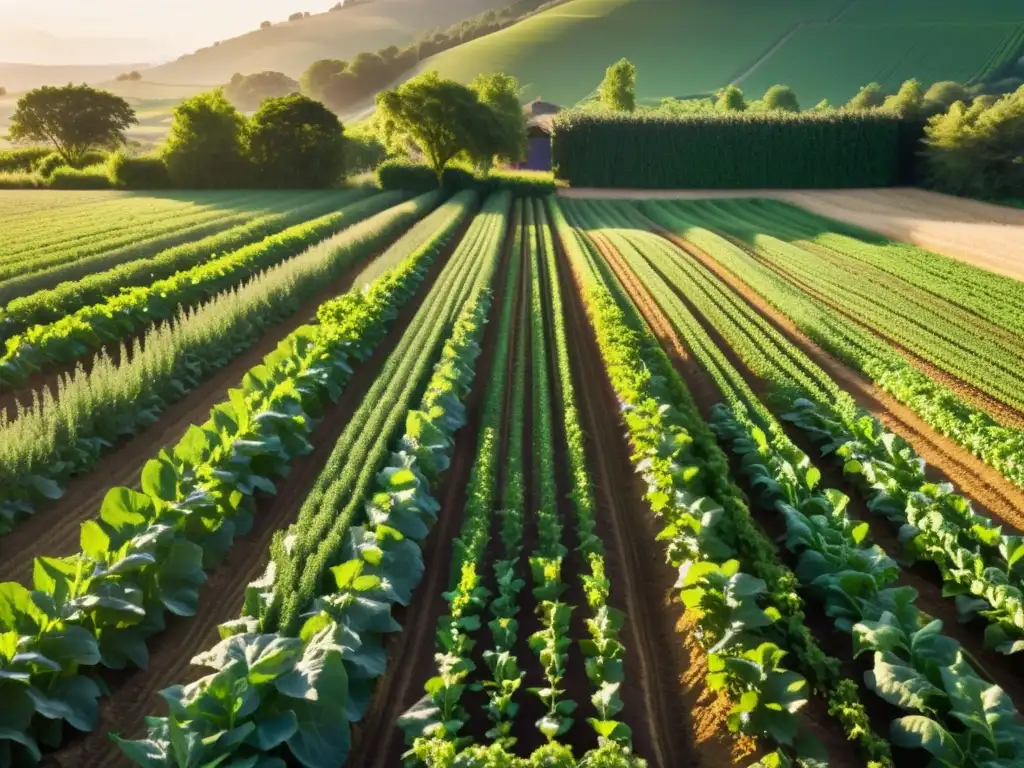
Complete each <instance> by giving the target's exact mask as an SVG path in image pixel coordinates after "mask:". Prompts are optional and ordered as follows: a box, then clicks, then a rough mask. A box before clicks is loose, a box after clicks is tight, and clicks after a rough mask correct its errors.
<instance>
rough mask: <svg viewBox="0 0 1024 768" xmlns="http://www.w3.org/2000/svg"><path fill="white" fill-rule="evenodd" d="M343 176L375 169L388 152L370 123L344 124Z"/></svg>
mask: <svg viewBox="0 0 1024 768" xmlns="http://www.w3.org/2000/svg"><path fill="white" fill-rule="evenodd" d="M344 137H345V149H344V153H343V154H344V157H345V176H346V177H349V176H354V175H356V174H358V173H363V172H365V171H373V170H376V169H377V166H379V165H380V164H381V163H383V162H384V160H385V159H387V156H388V153H387V150H386V149H385V148H384V145H383V144H381V142H380V139H378V138H377V133H376V131H374V130H373V126H372V125H356V126H352V125H348V126H345V134H344Z"/></svg>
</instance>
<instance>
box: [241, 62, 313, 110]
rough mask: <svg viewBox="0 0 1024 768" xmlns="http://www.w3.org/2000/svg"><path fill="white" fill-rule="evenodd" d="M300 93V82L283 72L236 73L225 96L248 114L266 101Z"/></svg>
mask: <svg viewBox="0 0 1024 768" xmlns="http://www.w3.org/2000/svg"><path fill="white" fill-rule="evenodd" d="M298 92H299V84H298V82H297V81H295V80H292V79H291V78H290V77H288V76H287V75H286V74H284V73H283V72H256V73H255V74H252V75H242V74H237V73H236V74H235V75H234V77H232V78H231V82H230V83H228V84H227V86H225V88H224V95H225V96H227V97H228V99H230V100H231V103H233V104H234V105H235V106H237V107H238V108H239V109H242V110H245V111H247V112H248V111H252V110H254V109H256V108H257V107H259V105H260V102H262V101H263V100H264V99H269V98H274V97H276V96H287V95H289V94H292V93H298Z"/></svg>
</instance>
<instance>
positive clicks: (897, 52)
mask: <svg viewBox="0 0 1024 768" xmlns="http://www.w3.org/2000/svg"><path fill="white" fill-rule="evenodd" d="M1022 15H1024V13H1022ZM1022 34H1024V25H1021V24H1013V23H994V24H963V23H956V24H935V23H919V24H879V23H876V24H850V23H838V24H825V25H807V26H804V27H801V28H800V29H799V30H797V31H796V32H795V33H794V34H793V35H792V36H791V37H789V38H788V39H787V40H786V42H785V43H784V44H783V45H782V46H781V47H780V48H778V49H777V50H776V51H774V52H773V53H772V54H770V55H769V56H767V57H766V58H765V60H764V61H763V62H762V63H761V64H760V65H759V66H758V67H757V68H755V69H754V70H753V71H752V72H750V73H749V74H748V75H747V76H746V77H744V78H742V80H741V81H740V86H741V87H742V88H744V89H745V90H746V91H747V92H748V93H751V94H760V93H764V91H765V89H766V88H768V87H770V86H771V85H773V84H775V83H780V82H783V83H786V84H788V85H790V86H792V87H793V88H794V89H795V90H796V92H797V94H799V96H800V99H801V101H802V102H803V104H804V105H806V106H810V105H813V104H815V103H817V102H818V101H819V100H821V99H825V98H827V99H829V100H830V101H832V102H833V103H842V102H845V101H847V100H848V99H849V98H850V96H852V95H853V94H854V93H855V92H856V91H857V89H858V88H860V87H861V86H863V85H865V84H866V83H869V82H877V83H880V84H881V85H882V87H883V88H884V89H885V90H887V91H895V90H896V89H897V88H899V85H900V83H902V82H903V81H904V80H907V79H908V78H911V77H916V78H918V79H919V80H921V81H922V82H924V84H925V87H927V86H928V85H929V84H931V83H933V82H936V81H938V80H955V81H957V82H961V83H966V82H970V81H971V80H973V79H975V78H981V77H982V76H983V75H984V74H985V72H986V70H987V69H988V68H989V66H990V64H991V63H994V62H995V60H996V57H994V56H991V55H992V54H993V53H997V52H999V51H1002V50H1006V51H1009V50H1017V49H1018V48H1019V47H1020V45H1021V43H1022V42H1024V37H1022ZM824 51H827V57H828V58H827V63H823V61H822V56H823V52H824Z"/></svg>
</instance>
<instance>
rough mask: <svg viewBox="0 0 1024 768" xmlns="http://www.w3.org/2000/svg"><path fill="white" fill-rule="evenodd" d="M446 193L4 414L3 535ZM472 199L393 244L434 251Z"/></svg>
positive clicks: (222, 299)
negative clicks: (14, 413)
mask: <svg viewBox="0 0 1024 768" xmlns="http://www.w3.org/2000/svg"><path fill="white" fill-rule="evenodd" d="M439 200H440V194H432V195H424V196H423V197H420V198H417V199H416V200H414V201H411V202H409V203H405V204H402V205H398V206H394V207H392V208H390V209H388V210H386V211H383V212H381V213H378V214H376V215H375V216H371V217H370V218H368V219H366V220H365V221H361V222H358V223H356V224H353V225H352V226H351V227H349V228H348V229H345V230H343V231H342V232H341V233H339V234H337V235H335V236H334V237H332V238H328V239H327V240H325V241H324V242H322V243H320V244H318V245H316V246H314V247H312V248H310V249H308V250H307V251H306V252H304V253H302V254H300V255H299V256H296V257H295V258H293V259H290V260H289V261H287V262H285V263H283V264H279V265H277V266H275V267H271V268H270V269H268V270H267V271H265V272H263V273H261V274H259V275H257V276H256V277H254V278H253V279H252V280H251V281H249V282H248V283H247V284H245V285H244V286H242V287H240V288H237V289H231V290H229V291H227V292H225V293H223V294H221V295H220V296H217V297H215V298H214V299H213V300H211V301H210V302H208V303H206V304H205V305H203V306H201V307H198V308H197V309H195V310H194V311H192V312H185V311H182V312H180V313H179V315H178V318H177V319H176V320H175V321H173V322H169V323H165V324H161V325H159V326H156V327H154V328H152V329H150V330H149V331H148V333H147V334H146V337H145V339H144V340H137V341H136V342H135V344H134V346H133V348H132V352H131V353H130V354H129V352H128V349H127V348H126V347H125V346H124V345H122V348H121V354H120V355H119V357H118V361H117V362H116V363H115V362H113V361H112V360H111V359H110V358H109V357H107V356H106V355H105V354H101V355H99V356H98V357H97V358H96V360H95V362H94V363H93V365H92V367H91V369H90V370H89V372H88V373H86V372H85V371H84V370H83V369H81V368H79V370H77V371H76V373H75V375H74V377H71V376H68V377H66V378H64V379H63V380H62V381H61V382H60V386H59V389H58V392H57V395H56V398H54V397H53V395H52V394H51V392H50V391H49V389H44V390H43V394H42V397H41V398H37V399H36V401H35V402H34V403H33V406H32V408H31V409H29V410H27V411H23V412H21V413H20V414H19V415H18V417H17V419H16V420H14V421H10V422H9V421H7V420H6V417H5V416H3V415H0V533H4V532H7V531H9V530H10V529H11V528H13V527H15V526H16V525H17V524H18V523H19V522H20V521H21V520H22V519H24V518H25V517H26V516H28V515H31V514H33V513H34V512H35V511H36V510H37V509H39V508H40V507H41V506H42V505H43V504H45V503H46V502H47V501H49V500H54V499H57V498H60V497H61V496H62V495H63V491H64V489H65V488H66V486H67V483H68V481H69V480H70V479H71V478H72V477H73V476H75V475H78V474H81V473H83V472H85V471H87V470H89V469H91V468H92V467H93V466H95V464H96V463H97V462H98V461H99V459H100V458H101V456H102V455H103V454H104V453H106V452H107V451H108V450H109V449H110V448H111V447H112V446H113V445H115V444H116V443H117V441H119V440H121V439H122V438H124V437H127V436H130V435H134V434H136V433H138V432H139V431H140V430H142V429H145V428H147V427H149V426H151V425H152V424H153V423H155V422H156V421H157V419H158V418H159V415H160V413H162V412H163V411H164V410H165V409H166V408H167V407H168V406H169V405H170V404H171V403H173V402H175V401H176V400H179V399H180V398H182V397H183V396H184V395H186V394H187V393H188V392H190V391H192V390H194V389H195V388H196V387H198V386H199V385H200V384H201V383H202V382H203V381H205V380H206V379H207V378H208V376H209V375H210V374H211V373H212V372H213V371H215V370H217V369H218V368H221V367H223V366H225V365H227V364H228V363H230V361H231V360H233V359H234V358H236V357H237V356H238V355H239V354H241V353H242V352H243V351H244V350H246V349H247V348H249V347H250V346H252V345H253V344H254V343H256V342H257V341H258V340H259V339H260V337H261V336H262V334H263V332H264V331H265V330H266V329H268V328H271V327H272V326H273V325H275V324H276V323H278V322H280V321H281V320H283V319H284V318H286V317H288V316H290V315H292V314H294V313H295V312H297V311H298V310H299V309H300V308H301V306H302V304H303V302H304V301H306V300H308V299H309V297H311V296H312V295H314V294H315V293H317V292H318V291H320V290H322V289H323V287H324V286H325V285H329V284H330V283H331V282H332V281H333V280H335V279H337V277H339V276H340V275H341V274H342V273H343V272H344V271H345V270H347V269H349V268H351V267H352V266H353V265H354V264H357V263H359V261H361V260H363V259H366V258H368V257H369V256H371V255H372V254H373V253H375V252H377V251H379V250H380V249H382V248H383V247H384V246H385V245H386V244H387V243H388V242H389V241H390V240H392V239H393V238H394V237H395V236H396V235H397V233H398V232H400V231H402V230H404V229H406V228H407V227H408V226H409V225H410V224H411V223H412V222H415V221H416V220H417V219H419V218H420V217H422V216H423V215H424V214H426V213H427V212H428V211H430V209H432V208H433V207H434V206H435V205H437V203H438V202H439ZM471 202H472V200H471V199H470V198H468V197H466V196H463V197H461V198H458V199H456V200H453V201H452V202H450V203H448V204H446V205H445V206H444V207H443V208H442V209H441V210H440V211H438V212H437V213H436V214H434V215H433V216H431V217H429V218H428V219H427V221H425V222H424V224H423V226H422V227H415V228H414V229H413V230H411V231H410V232H408V233H407V234H406V235H405V236H403V237H402V238H401V240H400V241H399V242H398V243H396V244H395V248H397V249H398V250H400V251H402V252H403V253H405V252H406V251H407V250H408V249H410V248H416V249H425V251H426V252H428V253H431V254H433V253H436V252H437V251H438V250H439V249H440V248H441V247H443V245H444V243H445V242H446V240H447V239H448V238H449V237H451V235H452V233H453V232H454V231H455V229H456V228H457V226H458V225H459V222H460V221H461V220H462V219H463V218H464V217H465V216H466V214H467V213H468V211H469V208H470V206H471Z"/></svg>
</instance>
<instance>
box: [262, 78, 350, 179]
mask: <svg viewBox="0 0 1024 768" xmlns="http://www.w3.org/2000/svg"><path fill="white" fill-rule="evenodd" d="M344 152H345V142H344V138H343V135H342V127H341V121H339V120H338V117H337V116H336V115H335V114H334V113H333V112H331V111H330V110H329V109H327V107H325V106H324V105H323V104H321V103H320V102H319V101H314V100H313V99H310V98H308V97H306V96H302V95H301V94H297V93H296V94H292V95H290V96H280V97H277V98H268V99H266V100H264V102H263V104H262V105H261V106H260V108H259V110H257V112H256V114H254V115H253V116H252V119H251V120H250V121H249V131H248V135H247V154H248V158H249V161H250V163H251V164H252V170H253V174H254V178H255V179H256V182H257V183H258V184H259V185H261V186H264V187H282V188H309V189H315V188H318V187H328V186H331V185H332V184H336V183H338V182H339V181H341V180H342V177H343V174H344V171H345V156H344Z"/></svg>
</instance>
